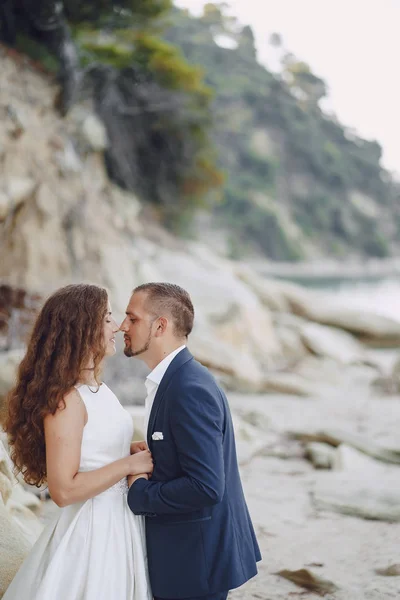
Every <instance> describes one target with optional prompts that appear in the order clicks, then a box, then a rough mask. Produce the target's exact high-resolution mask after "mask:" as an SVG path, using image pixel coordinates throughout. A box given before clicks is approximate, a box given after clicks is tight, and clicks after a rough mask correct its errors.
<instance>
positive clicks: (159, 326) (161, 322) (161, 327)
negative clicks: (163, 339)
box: [155, 317, 168, 337]
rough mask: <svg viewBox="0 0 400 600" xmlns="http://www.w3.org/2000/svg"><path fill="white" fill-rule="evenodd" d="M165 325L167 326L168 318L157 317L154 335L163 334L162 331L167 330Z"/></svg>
mask: <svg viewBox="0 0 400 600" xmlns="http://www.w3.org/2000/svg"><path fill="white" fill-rule="evenodd" d="M167 327H168V319H166V318H165V317H159V319H158V323H157V329H156V333H155V335H156V337H159V336H161V335H164V333H165V332H166V331H167Z"/></svg>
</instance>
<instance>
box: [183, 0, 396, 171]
mask: <svg viewBox="0 0 400 600" xmlns="http://www.w3.org/2000/svg"><path fill="white" fill-rule="evenodd" d="M175 3H176V4H177V5H178V6H181V7H185V8H189V9H190V10H192V11H193V12H195V13H198V12H199V11H200V10H201V8H202V6H203V5H204V4H205V3H206V2H205V0H175ZM227 3H228V4H229V6H230V7H231V9H230V11H229V12H230V14H232V15H235V16H237V17H238V19H239V21H240V22H241V23H243V24H249V25H251V26H252V28H253V31H254V33H255V36H256V39H257V44H258V53H259V54H258V56H259V60H260V61H261V62H263V63H266V64H267V66H270V67H273V57H274V52H273V49H272V48H271V47H270V46H269V44H268V40H269V35H270V34H271V33H272V32H277V33H280V34H281V36H282V38H283V42H284V46H285V48H286V49H287V50H288V51H290V52H292V53H293V54H294V55H295V56H296V57H297V58H299V59H300V60H304V61H305V62H307V63H308V64H309V65H310V67H311V69H312V71H313V72H314V73H315V74H316V75H318V76H320V77H322V79H324V80H325V81H326V83H327V85H328V88H329V107H330V108H331V109H332V110H333V111H334V112H335V113H336V115H337V116H338V118H339V119H340V121H341V122H342V123H343V124H344V125H346V126H348V127H351V128H352V129H355V130H356V131H357V132H358V133H359V134H360V135H361V136H362V137H365V138H367V139H376V140H377V141H378V142H379V143H380V144H381V145H382V147H383V151H384V154H383V164H384V166H386V167H387V168H388V169H390V170H393V171H396V172H397V173H399V174H400V132H399V126H398V123H399V119H400V34H399V26H400V0H335V1H334V2H333V1H332V0H330V1H329V2H328V1H327V0H228V1H227Z"/></svg>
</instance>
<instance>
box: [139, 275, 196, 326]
mask: <svg viewBox="0 0 400 600" xmlns="http://www.w3.org/2000/svg"><path fill="white" fill-rule="evenodd" d="M137 292H145V293H146V294H147V298H146V306H147V308H148V310H149V312H152V313H154V314H155V315H157V316H160V317H161V316H163V313H164V314H169V315H170V316H171V317H172V320H173V323H174V332H175V335H176V336H178V337H187V336H188V335H189V334H190V332H191V331H192V329H193V321H194V308H193V304H192V300H191V298H190V296H189V294H188V292H187V291H186V290H184V289H183V288H181V287H180V286H179V285H176V284H174V283H153V282H152V283H143V284H142V285H139V286H138V287H136V288H135V289H134V290H133V293H134V294H136V293H137Z"/></svg>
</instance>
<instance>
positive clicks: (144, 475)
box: [128, 473, 149, 487]
mask: <svg viewBox="0 0 400 600" xmlns="http://www.w3.org/2000/svg"><path fill="white" fill-rule="evenodd" d="M142 477H143V479H147V480H148V479H149V476H148V474H147V473H140V474H139V475H128V487H131V485H132V483H135V481H136V479H140V478H142Z"/></svg>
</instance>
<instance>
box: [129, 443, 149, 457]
mask: <svg viewBox="0 0 400 600" xmlns="http://www.w3.org/2000/svg"><path fill="white" fill-rule="evenodd" d="M148 449H149V447H148V445H147V444H146V442H145V441H144V440H143V441H141V442H132V443H131V454H136V452H141V451H142V450H148Z"/></svg>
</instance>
